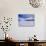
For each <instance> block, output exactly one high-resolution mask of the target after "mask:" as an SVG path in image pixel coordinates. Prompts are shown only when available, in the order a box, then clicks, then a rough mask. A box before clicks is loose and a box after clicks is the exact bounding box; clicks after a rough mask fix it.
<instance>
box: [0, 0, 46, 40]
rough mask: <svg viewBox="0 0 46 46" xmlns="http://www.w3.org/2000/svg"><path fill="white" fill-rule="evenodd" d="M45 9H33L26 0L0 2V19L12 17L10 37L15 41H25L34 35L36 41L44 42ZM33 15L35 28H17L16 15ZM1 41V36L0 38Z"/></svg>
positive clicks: (1, 0)
mask: <svg viewBox="0 0 46 46" xmlns="http://www.w3.org/2000/svg"><path fill="white" fill-rule="evenodd" d="M45 12H46V8H33V7H31V6H30V4H29V1H28V0H0V17H3V16H6V17H12V18H13V22H12V26H11V29H10V31H8V33H9V34H10V37H13V38H14V39H15V38H16V40H27V39H29V37H32V36H33V35H34V34H36V35H37V39H39V40H45V36H44V35H45V15H46V13H45ZM22 13H24V14H25V13H27V14H35V27H19V26H18V14H22ZM0 33H2V31H1V32H0ZM0 39H2V36H1V37H0Z"/></svg>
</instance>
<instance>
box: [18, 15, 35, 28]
mask: <svg viewBox="0 0 46 46" xmlns="http://www.w3.org/2000/svg"><path fill="white" fill-rule="evenodd" d="M18 24H19V26H20V27H33V26H34V25H35V16H34V14H18Z"/></svg>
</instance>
